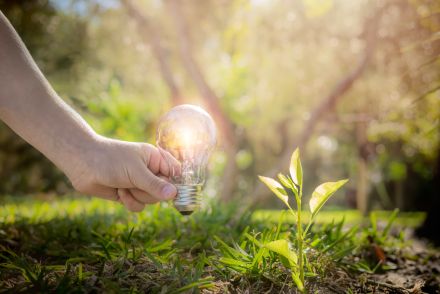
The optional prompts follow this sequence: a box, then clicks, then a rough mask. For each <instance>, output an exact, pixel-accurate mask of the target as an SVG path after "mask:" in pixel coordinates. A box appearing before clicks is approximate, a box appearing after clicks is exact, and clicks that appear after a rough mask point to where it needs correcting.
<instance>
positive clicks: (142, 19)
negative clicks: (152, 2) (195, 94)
mask: <svg viewBox="0 0 440 294" xmlns="http://www.w3.org/2000/svg"><path fill="white" fill-rule="evenodd" d="M121 1H122V4H123V5H124V6H125V8H126V10H127V12H128V14H129V15H130V16H131V18H133V19H134V20H135V22H136V27H137V30H138V32H139V34H140V35H141V37H142V40H143V42H144V43H145V44H147V45H149V46H150V47H151V50H152V52H153V55H154V56H155V57H156V60H157V62H158V64H159V70H160V73H161V75H162V78H163V80H164V82H165V84H166V85H167V87H168V89H169V91H170V96H171V101H172V103H173V105H178V104H182V103H183V102H184V101H183V98H182V95H181V92H180V89H179V87H178V85H177V82H176V80H175V78H174V76H173V74H172V70H171V66H170V65H169V63H168V57H167V54H166V51H165V49H164V48H163V46H162V42H161V40H160V38H159V36H158V35H157V32H156V31H157V29H156V28H154V27H153V25H152V23H150V21H149V19H148V17H147V16H146V15H145V14H143V13H141V12H140V9H139V7H137V6H136V5H135V4H134V3H133V2H132V1H131V0H121Z"/></svg>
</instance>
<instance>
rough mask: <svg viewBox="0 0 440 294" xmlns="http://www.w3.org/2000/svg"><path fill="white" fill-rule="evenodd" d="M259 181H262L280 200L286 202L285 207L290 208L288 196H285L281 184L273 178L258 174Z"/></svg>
mask: <svg viewBox="0 0 440 294" xmlns="http://www.w3.org/2000/svg"><path fill="white" fill-rule="evenodd" d="M258 177H259V178H260V181H262V182H263V183H264V184H265V185H266V186H267V187H268V188H269V189H270V190H271V191H272V192H273V193H274V194H275V195H276V196H277V197H278V198H280V200H281V201H283V202H284V204H286V206H287V207H289V208H290V205H289V197H288V196H287V192H286V190H284V188H283V186H281V184H280V183H278V182H277V181H275V180H274V179H271V178H268V177H263V176H258Z"/></svg>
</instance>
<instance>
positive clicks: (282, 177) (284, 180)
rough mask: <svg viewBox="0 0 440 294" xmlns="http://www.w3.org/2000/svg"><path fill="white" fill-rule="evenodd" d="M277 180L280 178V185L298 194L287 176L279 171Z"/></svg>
mask: <svg viewBox="0 0 440 294" xmlns="http://www.w3.org/2000/svg"><path fill="white" fill-rule="evenodd" d="M278 180H280V183H281V185H283V186H284V187H285V188H288V189H290V190H292V192H293V193H294V194H295V195H298V189H297V188H296V186H295V184H294V183H293V182H292V181H291V180H290V179H289V178H288V177H286V176H285V175H283V174H281V173H280V174H278Z"/></svg>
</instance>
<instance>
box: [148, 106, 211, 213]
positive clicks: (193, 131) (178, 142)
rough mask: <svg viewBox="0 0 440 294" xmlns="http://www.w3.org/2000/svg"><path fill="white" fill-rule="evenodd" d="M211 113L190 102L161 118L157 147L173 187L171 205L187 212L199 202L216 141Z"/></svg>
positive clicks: (181, 211)
mask: <svg viewBox="0 0 440 294" xmlns="http://www.w3.org/2000/svg"><path fill="white" fill-rule="evenodd" d="M216 133H217V131H216V127H215V124H214V121H213V120H212V118H211V116H210V115H209V114H208V113H207V112H206V111H204V110H203V109H202V108H200V107H198V106H194V105H188V104H184V105H179V106H176V107H174V108H172V109H171V110H170V111H169V112H167V113H166V114H165V115H164V116H162V117H161V119H160V121H159V125H158V127H157V133H156V140H157V146H158V148H159V150H160V152H161V154H162V157H164V158H165V160H166V161H167V163H168V166H169V167H170V179H171V181H172V183H173V184H174V185H175V186H176V188H177V196H176V198H175V200H174V207H175V208H176V209H177V210H178V211H179V212H180V213H181V214H183V215H189V214H191V213H193V211H194V210H196V209H198V208H199V207H200V205H201V191H202V188H203V184H204V183H205V178H206V166H207V164H208V159H209V156H210V155H211V152H212V150H213V149H214V146H215V143H216Z"/></svg>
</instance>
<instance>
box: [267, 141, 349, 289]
mask: <svg viewBox="0 0 440 294" xmlns="http://www.w3.org/2000/svg"><path fill="white" fill-rule="evenodd" d="M289 171H290V176H289V175H287V176H286V175H283V174H278V179H279V182H278V181H277V180H274V179H272V178H268V177H263V176H260V177H259V178H260V180H261V181H262V182H263V183H264V184H265V185H266V186H267V187H268V188H269V189H270V190H271V191H272V192H273V193H274V194H275V195H276V196H277V197H278V198H279V199H280V200H281V201H282V202H283V203H284V204H285V205H286V206H287V209H288V211H289V212H290V213H291V214H292V215H294V216H295V218H296V250H295V249H293V247H292V246H291V245H290V243H289V240H287V239H280V240H275V241H272V242H269V243H267V244H265V245H263V246H264V248H266V249H267V250H269V251H272V252H275V253H277V254H278V255H279V256H280V257H282V259H283V260H286V259H287V260H288V263H285V262H284V263H283V264H287V265H289V266H290V270H291V272H292V279H293V281H294V282H295V284H296V286H297V287H298V289H299V290H300V291H302V292H304V291H305V287H304V285H305V279H304V276H305V270H306V269H307V268H308V267H310V264H309V263H308V262H307V257H306V256H305V253H304V252H305V249H306V248H305V246H307V236H308V235H307V233H308V232H309V230H310V227H311V226H312V224H313V223H314V221H315V219H316V216H317V215H318V213H319V211H320V210H321V208H322V207H323V206H324V204H325V203H326V202H327V200H328V199H329V198H330V197H331V196H332V195H333V194H334V193H335V192H336V191H337V190H339V189H340V188H341V187H342V186H343V185H344V184H345V183H347V181H348V180H341V181H337V182H327V183H323V184H321V185H319V186H318V187H317V188H316V189H315V190H314V191H313V193H312V196H311V198H310V201H309V208H310V212H311V216H310V219H309V222H308V224H307V226H306V227H305V229H303V226H302V222H301V210H302V199H303V170H302V165H301V160H300V152H299V149H298V148H297V149H296V150H295V151H294V152H293V154H292V157H291V161H290V168H289ZM290 198H294V199H295V202H296V211H295V210H294V209H293V208H292V207H291V205H290V203H289V200H290Z"/></svg>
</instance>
